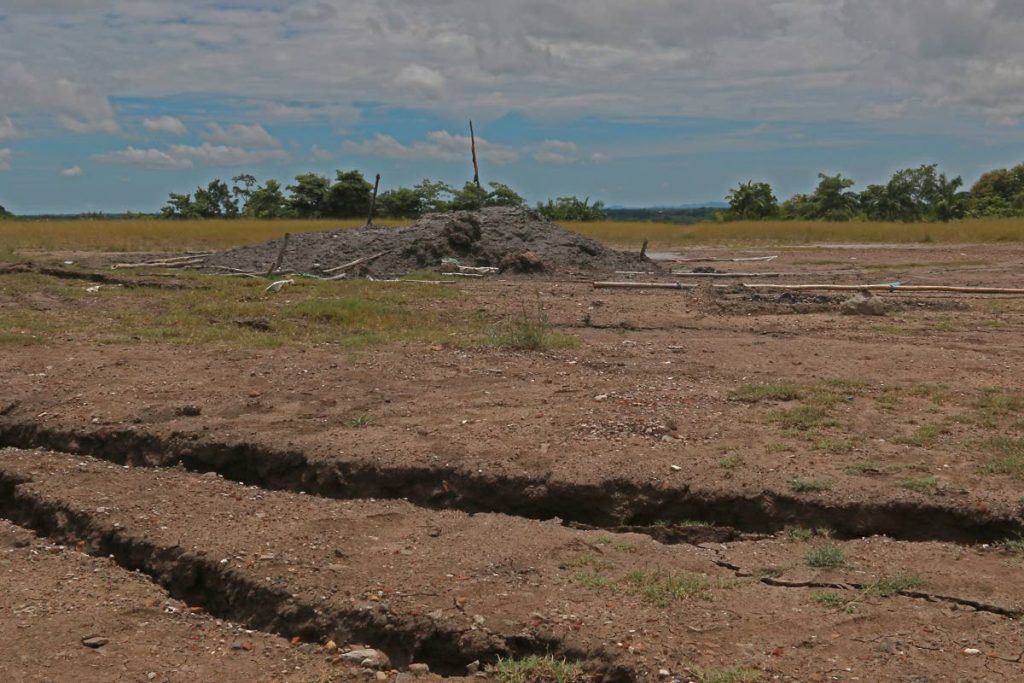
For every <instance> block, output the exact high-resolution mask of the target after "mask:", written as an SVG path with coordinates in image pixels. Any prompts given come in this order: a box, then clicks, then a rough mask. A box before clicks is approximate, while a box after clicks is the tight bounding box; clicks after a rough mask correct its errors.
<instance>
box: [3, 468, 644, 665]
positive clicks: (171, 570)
mask: <svg viewBox="0 0 1024 683" xmlns="http://www.w3.org/2000/svg"><path fill="white" fill-rule="evenodd" d="M23 483H25V480H24V479H21V478H19V477H17V476H11V475H10V474H9V473H5V472H2V471H0V519H6V520H8V521H10V522H12V523H14V524H16V525H18V526H21V527H23V528H26V529H30V530H32V531H34V532H35V533H37V534H39V535H41V536H45V537H47V538H50V539H53V540H55V541H57V542H60V543H65V544H68V545H77V546H79V548H80V549H82V550H83V551H85V552H88V553H89V554H90V555H94V556H98V557H110V558H111V559H113V560H114V561H115V562H116V563H117V564H118V565H120V566H121V567H123V568H124V569H127V570H131V571H139V572H142V573H144V574H146V575H148V576H150V577H152V578H153V579H154V580H155V581H157V582H158V583H159V584H160V585H161V586H163V587H164V588H165V589H166V590H167V591H168V593H169V594H170V595H171V596H172V597H174V598H176V599H178V600H181V601H182V602H185V603H186V604H188V605H190V606H194V607H200V608H202V609H203V610H205V611H207V612H209V613H210V614H212V615H214V616H217V617H220V618H222V619H226V620H229V621H232V622H236V623H240V624H244V625H246V626H247V627H249V628H252V629H256V630H259V631H263V632H266V633H274V634H279V635H283V636H286V637H298V638H300V639H301V640H302V641H304V642H312V643H323V642H326V641H328V640H332V639H334V640H336V641H338V642H343V643H344V642H365V643H370V644H372V646H373V647H374V648H376V649H379V650H381V651H383V652H384V653H386V654H387V655H388V657H389V658H390V660H391V662H392V664H393V665H395V666H398V667H400V668H405V667H407V666H408V665H409V664H410V663H412V662H421V663H425V664H428V665H429V666H430V669H431V671H433V672H435V673H438V674H442V675H451V676H455V675H459V674H464V673H465V671H466V665H467V664H469V663H470V662H472V661H474V660H479V661H490V662H493V661H495V660H496V659H497V658H498V657H506V658H509V657H513V658H518V657H525V656H529V655H534V654H548V653H557V655H558V656H559V657H561V658H564V659H567V660H585V659H589V660H591V661H593V660H594V657H593V656H588V654H587V653H582V652H576V651H572V650H571V649H568V648H565V647H563V646H562V645H561V644H560V643H558V642H546V641H542V640H539V639H534V638H506V639H504V641H502V645H497V646H496V644H495V641H493V640H492V639H486V638H479V637H472V634H470V633H468V632H467V630H465V629H458V628H451V627H448V626H447V625H445V624H443V623H439V622H438V621H437V620H435V619H432V618H431V617H430V616H428V615H421V616H412V615H398V614H394V613H393V612H391V611H389V610H387V609H386V608H384V607H383V606H377V607H376V608H375V609H351V610H341V609H337V608H331V607H325V606H323V605H318V604H314V603H311V602H309V601H304V600H302V599H301V598H299V597H297V596H295V595H293V594H292V593H290V592H288V591H286V590H282V589H280V588H275V587H270V586H264V585H260V584H259V583H257V582H255V581H254V580H253V579H252V578H251V577H248V576H245V575H244V574H243V573H241V572H238V571H235V570H233V569H231V568H230V567H225V566H224V565H223V563H220V562H218V561H216V560H214V559H211V558H208V557H203V556H201V555H199V554H196V553H192V552H189V551H187V550H186V549H185V548H182V547H181V546H161V545H157V544H154V543H152V542H150V541H148V540H146V539H144V538H137V537H135V536H133V535H132V534H131V533H130V532H128V531H126V530H124V529H120V528H118V525H116V524H115V525H107V524H104V523H103V522H102V521H101V520H99V519H98V518H97V517H96V516H95V515H91V514H88V513H87V512H85V511H83V510H76V509H74V508H72V507H71V506H67V505H64V504H60V503H55V502H53V501H49V500H46V499H44V498H42V497H39V496H35V495H33V494H32V493H31V492H26V491H23V490H21V488H20V485H21V484H23ZM600 673H601V674H602V675H603V678H601V680H602V681H605V682H606V683H624V682H626V681H631V680H635V679H634V677H633V675H631V674H630V673H629V671H628V670H627V669H625V668H623V667H621V666H616V665H612V664H610V663H609V664H608V666H606V668H605V669H604V670H602V671H601V672H600Z"/></svg>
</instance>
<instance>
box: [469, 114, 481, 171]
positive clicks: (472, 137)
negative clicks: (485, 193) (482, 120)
mask: <svg viewBox="0 0 1024 683" xmlns="http://www.w3.org/2000/svg"><path fill="white" fill-rule="evenodd" d="M469 142H470V147H471V149H472V150H473V182H474V183H476V186H477V187H480V166H479V165H478V164H477V163H476V133H474V132H473V119H470V120H469Z"/></svg>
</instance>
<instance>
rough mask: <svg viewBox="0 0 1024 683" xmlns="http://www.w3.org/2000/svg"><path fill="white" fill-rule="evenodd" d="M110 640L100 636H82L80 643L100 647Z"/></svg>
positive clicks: (94, 647)
mask: <svg viewBox="0 0 1024 683" xmlns="http://www.w3.org/2000/svg"><path fill="white" fill-rule="evenodd" d="M109 642H110V640H108V639H107V638H103V637H100V636H89V637H88V638H82V645H85V646H86V647H91V648H92V649H94V650H95V649H96V648H100V647H103V646H104V645H106V644H107V643H109Z"/></svg>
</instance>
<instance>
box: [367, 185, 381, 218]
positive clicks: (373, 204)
mask: <svg viewBox="0 0 1024 683" xmlns="http://www.w3.org/2000/svg"><path fill="white" fill-rule="evenodd" d="M378 189H380V173H378V174H377V180H375V181H374V182H373V196H372V197H370V215H369V216H367V217H366V224H367V225H373V210H374V209H376V208H377V190H378Z"/></svg>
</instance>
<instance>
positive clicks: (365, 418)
mask: <svg viewBox="0 0 1024 683" xmlns="http://www.w3.org/2000/svg"><path fill="white" fill-rule="evenodd" d="M372 423H373V418H371V417H370V416H369V415H360V416H359V417H354V418H352V419H351V420H345V421H344V422H342V423H341V426H342V427H345V428H347V429H362V428H363V427H368V426H370V424H372Z"/></svg>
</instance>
